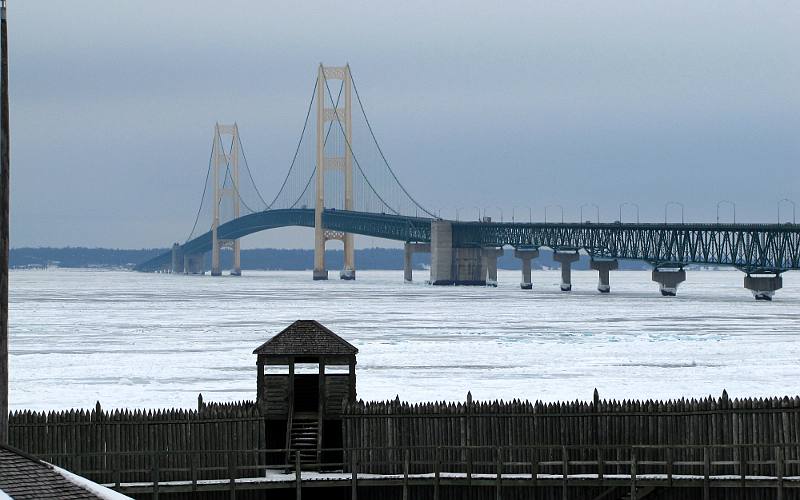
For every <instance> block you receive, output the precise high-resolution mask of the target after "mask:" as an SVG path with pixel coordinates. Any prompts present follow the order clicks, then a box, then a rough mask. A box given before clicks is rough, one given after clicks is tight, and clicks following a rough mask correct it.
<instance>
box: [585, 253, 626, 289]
mask: <svg viewBox="0 0 800 500" xmlns="http://www.w3.org/2000/svg"><path fill="white" fill-rule="evenodd" d="M589 267H590V268H592V269H594V270H595V271H597V272H598V281H597V291H598V292H600V293H609V292H611V281H610V277H609V271H613V270H615V269H618V268H619V262H618V261H617V259H604V258H599V259H592V260H591V261H590V262H589Z"/></svg>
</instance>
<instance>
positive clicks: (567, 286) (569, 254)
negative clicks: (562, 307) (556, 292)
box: [553, 250, 580, 292]
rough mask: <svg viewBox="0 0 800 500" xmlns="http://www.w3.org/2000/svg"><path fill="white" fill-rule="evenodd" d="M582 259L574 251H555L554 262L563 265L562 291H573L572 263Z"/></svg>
mask: <svg viewBox="0 0 800 500" xmlns="http://www.w3.org/2000/svg"><path fill="white" fill-rule="evenodd" d="M579 258H580V257H579V256H578V252H577V251H574V250H568V251H559V250H553V260H555V261H556V262H558V263H560V264H561V291H562V292H569V291H571V290H572V263H573V262H575V261H577V260H578V259H579Z"/></svg>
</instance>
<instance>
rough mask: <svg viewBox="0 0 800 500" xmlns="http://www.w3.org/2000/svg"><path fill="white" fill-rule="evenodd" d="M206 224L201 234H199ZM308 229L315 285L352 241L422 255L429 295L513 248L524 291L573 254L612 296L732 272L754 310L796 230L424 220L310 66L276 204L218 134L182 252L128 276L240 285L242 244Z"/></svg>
mask: <svg viewBox="0 0 800 500" xmlns="http://www.w3.org/2000/svg"><path fill="white" fill-rule="evenodd" d="M209 222H210V229H208V228H209V225H208V223H209ZM289 226H300V227H310V228H314V234H315V238H314V240H315V244H314V268H313V279H315V280H325V279H328V269H327V268H326V265H325V245H326V243H327V242H328V241H331V240H340V241H342V243H343V245H344V266H343V269H342V270H341V271H340V275H339V276H340V278H341V279H346V280H352V279H355V276H356V263H355V252H354V250H355V249H354V242H353V235H356V234H358V235H365V236H371V237H377V238H385V239H388V240H395V241H402V242H404V243H405V279H406V280H407V281H411V279H412V270H411V257H412V255H413V253H415V252H430V253H431V269H430V280H429V282H430V283H431V284H434V285H490V286H492V285H496V284H497V258H498V257H499V256H501V255H503V251H504V250H503V248H504V247H507V246H509V247H512V248H513V249H514V254H515V256H516V257H518V258H520V259H521V261H522V281H521V283H520V286H521V288H522V289H530V288H532V281H531V261H532V260H533V259H535V258H536V257H537V256H538V255H539V249H540V248H549V249H551V250H552V251H553V252H554V259H555V260H556V261H557V262H559V263H560V265H561V289H562V290H563V291H569V290H571V288H572V284H571V265H572V263H573V262H575V261H577V260H578V258H579V252H581V251H583V252H585V253H586V254H588V255H589V257H590V259H591V260H590V265H591V268H592V269H595V270H597V271H598V274H599V282H598V290H599V291H600V292H604V293H605V292H609V291H610V281H609V272H610V271H611V270H614V269H616V268H617V266H618V259H636V260H641V261H646V262H648V263H650V264H651V265H652V266H653V274H652V279H653V281H654V282H656V283H658V284H659V287H660V291H661V293H662V294H663V295H667V296H670V295H675V294H676V292H677V288H678V285H679V284H680V283H682V282H683V281H684V280H685V279H686V271H685V269H684V268H685V267H686V266H688V265H689V264H701V265H711V266H733V267H736V268H737V269H740V270H741V271H743V272H744V273H745V275H744V286H745V287H746V288H748V289H749V290H751V291H752V292H753V295H754V296H755V298H756V299H760V300H770V299H771V298H772V296H773V295H774V293H775V291H776V290H778V289H780V288H781V287H782V277H781V274H782V273H783V272H785V271H788V270H792V269H800V225H798V224H796V223H794V222H792V223H786V224H735V223H734V224H719V223H716V224H695V223H680V224H677V223H666V222H665V223H664V224H660V223H638V222H637V223H635V224H632V223H620V222H616V223H610V224H607V223H599V222H597V223H591V222H588V221H587V222H581V223H563V222H561V223H549V222H544V223H534V222H529V223H514V222H511V223H509V222H496V221H492V220H491V219H490V218H481V219H480V220H476V221H472V222H470V221H458V220H455V221H454V220H446V219H442V218H440V217H438V216H436V215H435V213H434V212H432V211H429V210H427V209H426V208H425V207H424V206H423V205H422V204H420V203H419V202H417V200H416V199H415V198H414V197H413V196H412V195H411V194H410V193H409V191H408V190H407V189H406V188H405V187H404V185H403V184H402V183H401V182H400V180H399V178H398V176H397V175H396V173H395V171H394V170H393V169H392V167H391V166H390V164H389V161H388V160H387V158H386V155H385V154H384V153H383V150H382V149H381V147H380V144H379V142H378V140H377V138H376V135H375V133H374V130H373V128H372V125H371V124H370V122H369V119H368V118H367V113H366V111H365V109H364V104H363V102H362V99H361V96H360V95H359V93H358V87H357V86H356V84H355V81H354V79H353V77H352V73H351V72H350V67H349V65H347V66H341V67H329V66H323V65H320V66H319V68H318V71H317V78H316V81H315V85H314V88H313V91H312V95H311V98H310V99H309V104H308V108H307V111H306V117H305V122H304V124H303V127H302V131H301V132H300V138H299V139H298V142H297V146H296V148H295V151H294V156H293V159H292V161H291V163H290V165H289V169H288V172H287V174H286V176H285V178H284V179H283V182H282V184H281V186H280V188H279V189H278V192H277V194H275V196H274V197H273V198H272V199H270V200H268V199H267V198H265V197H264V196H263V195H262V193H261V191H260V190H259V188H258V186H257V185H256V183H255V181H254V178H253V174H252V171H251V169H250V166H249V164H248V162H247V157H246V155H245V152H244V147H243V146H242V142H241V139H240V137H239V130H238V126H237V125H236V124H234V125H221V124H217V125H216V126H215V129H214V138H213V144H212V148H211V156H210V158H209V162H208V169H207V173H206V182H205V187H204V189H203V196H202V198H201V202H200V207H199V209H198V211H197V215H196V217H195V221H194V225H193V227H192V230H191V231H190V233H189V236H188V237H187V238H186V240H185V242H184V243H183V244H179V243H175V244H174V245H173V247H172V249H171V251H167V252H165V253H163V254H161V255H158V256H156V257H154V258H152V259H150V260H148V261H146V262H143V263H141V264H139V265H138V266H137V267H136V270H138V271H149V272H154V271H164V272H172V273H186V274H202V273H204V272H205V269H204V255H205V254H206V253H207V252H209V251H210V252H211V275H213V276H219V275H221V274H222V269H221V261H220V252H221V251H222V250H223V249H230V250H232V252H233V268H232V269H231V271H230V273H231V274H233V275H240V274H241V265H240V259H239V254H240V246H239V241H240V239H241V238H242V237H244V236H247V235H249V234H253V233H256V232H259V231H264V230H268V229H274V228H279V227H289Z"/></svg>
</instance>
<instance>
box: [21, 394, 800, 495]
mask: <svg viewBox="0 0 800 500" xmlns="http://www.w3.org/2000/svg"><path fill="white" fill-rule="evenodd" d="M342 425H343V447H344V449H345V455H344V463H345V464H359V465H358V468H359V472H376V473H387V472H393V473H402V472H403V471H402V466H401V465H399V464H403V462H404V460H405V459H406V458H405V456H404V455H405V454H406V453H407V452H406V450H407V449H408V450H409V451H408V453H411V454H412V456H411V457H409V460H410V461H411V462H412V463H413V464H416V465H414V467H416V468H418V469H419V470H412V471H409V472H411V473H420V472H424V471H423V470H422V469H424V468H425V467H426V465H425V464H432V463H438V464H440V466H441V468H442V470H448V469H449V467H448V464H453V467H456V468H464V467H467V465H465V464H475V467H476V469H474V470H470V471H466V470H464V471H461V470H452V472H473V473H480V472H487V473H491V472H493V469H491V467H492V466H491V465H487V464H493V463H495V462H497V460H498V457H497V456H496V454H498V453H499V454H501V455H503V456H502V457H500V460H501V461H502V462H518V463H527V464H530V463H532V462H547V461H554V462H558V461H560V460H563V459H564V458H565V457H564V456H563V455H562V454H563V451H562V450H561V449H560V448H559V446H569V447H570V448H569V450H568V453H569V456H568V457H566V458H567V459H568V460H569V461H581V460H585V461H587V462H588V461H594V462H597V460H598V459H600V460H603V461H608V462H614V461H625V460H630V457H628V456H621V455H620V456H602V454H603V453H613V454H620V453H628V452H625V451H620V450H621V449H620V448H617V449H616V451H614V450H615V449H614V446H615V445H659V446H657V447H654V448H652V449H649V450H642V451H641V452H640V456H638V457H637V458H638V460H640V461H644V462H646V461H648V460H650V461H658V460H661V461H676V460H685V461H694V462H698V461H699V462H702V461H704V460H710V461H712V462H729V463H730V464H733V465H731V473H737V471H736V466H735V464H737V463H743V462H745V461H746V462H760V461H761V462H765V465H764V466H763V468H764V470H763V473H764V474H772V468H771V466H769V465H768V464H767V462H769V461H773V462H774V461H775V460H776V456H775V453H776V452H775V450H776V449H777V448H776V445H777V446H780V445H782V444H790V443H795V444H796V443H800V398H798V397H794V398H788V397H786V398H767V399H729V398H728V397H727V395H726V394H723V395H722V397H720V398H706V399H700V400H694V399H692V400H687V399H681V400H675V401H604V400H600V399H599V398H598V397H597V395H596V394H595V399H594V401H592V402H580V401H576V402H565V403H541V402H536V403H532V402H528V401H511V402H501V401H495V402H476V401H471V398H470V397H469V396H468V399H467V401H466V402H464V403H444V402H442V403H424V404H408V403H403V402H400V401H399V400H395V401H387V402H368V403H365V402H358V403H356V404H352V405H349V406H348V407H346V408H345V412H344V419H343V424H342ZM266 428H267V427H266V425H265V421H264V420H263V418H262V416H261V415H259V413H258V410H257V408H256V406H255V404H254V403H253V402H240V403H231V404H214V405H206V404H201V405H200V409H199V410H157V411H143V410H135V411H129V410H114V411H104V410H102V409H101V408H100V406H99V404H98V406H97V408H95V409H94V410H91V411H85V410H81V411H74V410H71V411H62V412H31V411H19V412H14V413H12V414H11V416H10V429H9V430H10V432H9V437H10V444H11V445H12V446H16V447H18V448H20V449H22V450H25V451H27V452H30V453H32V454H35V455H37V456H40V457H42V458H43V459H45V460H48V461H50V462H52V463H55V464H57V465H60V466H63V467H65V468H67V469H69V470H73V471H76V472H78V471H80V472H83V473H84V475H86V476H87V477H89V478H91V479H94V480H96V481H99V482H102V483H118V482H133V481H149V480H151V479H152V477H151V476H152V463H150V462H152V461H153V460H154V458H153V457H154V456H157V457H159V458H157V460H158V461H159V463H158V465H159V468H160V469H161V470H162V471H163V472H161V474H160V476H159V478H160V480H188V479H215V478H226V477H230V471H231V464H233V466H234V469H235V470H236V476H237V477H248V476H250V477H252V476H253V475H263V469H264V468H263V463H264V461H265V460H266V458H265V456H264V453H263V450H264V449H265V448H266V445H265V443H266V442H267V440H266V436H265V432H266V431H265V429H266ZM663 445H666V447H665V446H663ZM687 445H712V446H714V445H741V446H721V447H716V448H714V447H711V448H709V450H704V449H703V448H702V446H701V447H693V448H692V447H688V446H687ZM750 445H764V446H750ZM548 446H550V448H547V447H548ZM604 446H605V447H606V448H605V449H607V450H610V451H607V452H604V451H603V447H604ZM526 447H527V448H526ZM537 447H538V448H537ZM785 449H786V452H785V453H786V454H787V456H785V457H781V459H782V460H783V459H785V460H786V461H787V466H786V470H785V471H783V472H784V474H786V475H800V464H798V463H795V461H800V456H799V455H800V453H799V452H798V447H797V446H790V447H786V448H785ZM257 450H262V451H261V452H258V451H257ZM176 452H186V453H176ZM154 453H155V455H154ZM159 453H160V455H158V454H159ZM598 453H599V454H601V456H598ZM704 453H705V454H709V453H710V456H704ZM472 454H474V456H472ZM468 455H469V456H468ZM666 455H669V456H666ZM120 461H124V463H120ZM387 464H388V465H387ZM391 464H395V465H391ZM481 464H483V465H481ZM469 467H472V465H469ZM480 467H486V468H487V470H479V468H480ZM586 467H588V468H595V467H596V466H594V465H592V466H586ZM753 467H755V469H751V470H749V471H748V473H749V474H753V473H757V472H758V467H759V465H754V466H753ZM177 469H181V470H180V471H178V470H177ZM344 469H345V470H347V469H348V465H345V467H344ZM768 469H769V470H768ZM121 470H126V471H128V472H126V473H125V474H126V476H125V477H114V476H115V475H117V476H118V475H119V474H120V472H118V471H121ZM198 470H199V471H200V472H199V474H200V476H199V477H186V475H187V472H186V471H198ZM258 471H260V472H258ZM571 471H572V472H573V473H580V472H582V469H581V466H580V465H576V466H575V467H574V468H572V469H571ZM509 472H511V471H509ZM585 472H593V470H587V471H585ZM609 472H611V471H609ZM620 472H623V471H622V469H620ZM639 472H640V473H647V465H642V468H641V469H640V471H639ZM712 472H713V471H712ZM190 474H191V475H192V476H196V475H197V474H198V473H195V472H191V473H190Z"/></svg>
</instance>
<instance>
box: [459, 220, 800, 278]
mask: <svg viewBox="0 0 800 500" xmlns="http://www.w3.org/2000/svg"><path fill="white" fill-rule="evenodd" d="M453 244H454V245H459V246H470V245H475V246H477V245H480V246H498V247H499V246H503V245H510V246H513V247H515V248H516V247H521V246H529V247H549V248H552V249H555V250H568V249H572V250H579V249H583V250H586V252H587V253H588V254H589V255H591V256H593V257H608V258H617V259H635V260H643V261H647V262H650V263H651V264H654V265H657V266H666V265H673V266H684V265H687V264H708V265H727V266H734V267H736V268H739V269H741V270H742V271H745V272H747V273H759V272H765V273H780V272H782V271H786V270H789V269H800V225H797V224H546V223H545V224H502V223H500V224H496V223H495V224H493V223H478V222H476V223H461V224H454V225H453Z"/></svg>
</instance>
